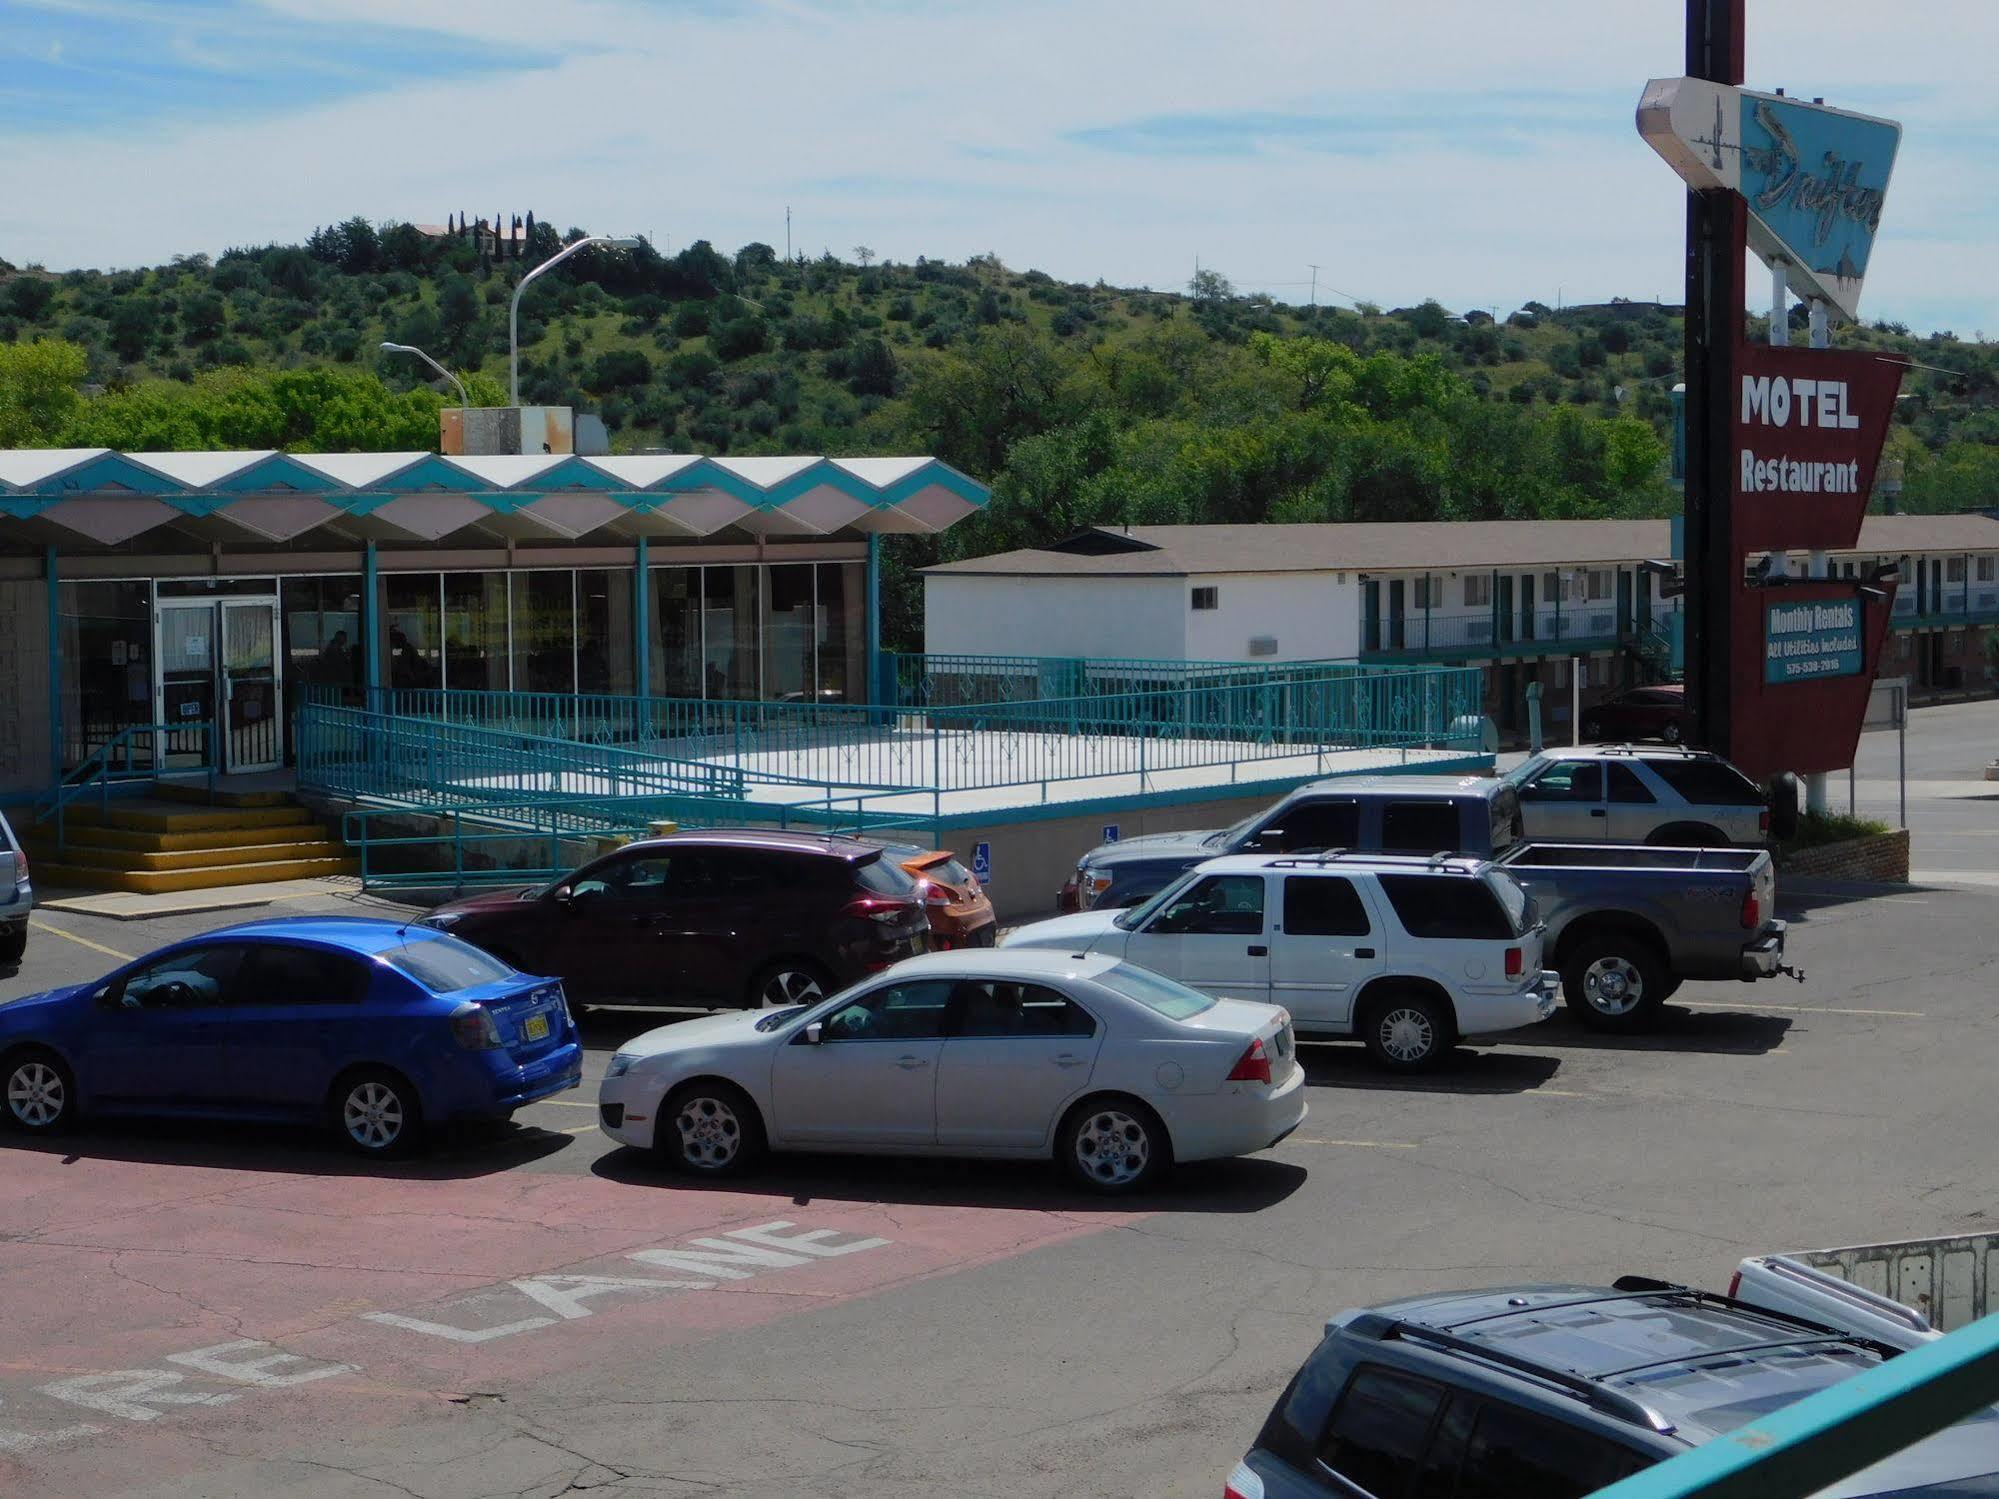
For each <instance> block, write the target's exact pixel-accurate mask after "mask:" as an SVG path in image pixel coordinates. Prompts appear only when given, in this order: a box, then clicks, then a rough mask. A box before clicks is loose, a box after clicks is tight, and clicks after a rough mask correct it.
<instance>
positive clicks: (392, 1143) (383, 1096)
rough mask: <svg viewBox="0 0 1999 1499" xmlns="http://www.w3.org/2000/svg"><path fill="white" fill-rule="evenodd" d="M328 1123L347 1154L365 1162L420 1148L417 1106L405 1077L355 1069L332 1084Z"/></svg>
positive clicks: (385, 1070) (418, 1102) (385, 1071)
mask: <svg viewBox="0 0 1999 1499" xmlns="http://www.w3.org/2000/svg"><path fill="white" fill-rule="evenodd" d="M330 1112H331V1116H332V1118H331V1123H332V1126H333V1129H334V1132H335V1133H336V1134H338V1135H339V1136H340V1138H341V1140H342V1141H343V1142H344V1143H345V1144H346V1146H347V1148H348V1149H349V1150H352V1151H354V1152H355V1153H356V1154H358V1155H363V1156H367V1157H368V1158H370V1159H371V1160H378V1161H379V1160H391V1159H394V1158H395V1157H397V1156H402V1155H408V1154H409V1153H411V1152H412V1151H414V1150H416V1149H418V1148H419V1147H420V1146H421V1145H422V1144H423V1103H422V1100H421V1099H419V1098H418V1096H417V1091H416V1089H415V1088H414V1087H413V1086H411V1084H410V1081H409V1079H408V1078H406V1077H404V1076H402V1075H401V1074H400V1073H396V1072H391V1071H389V1070H388V1068H386V1067H360V1068H356V1069H355V1070H354V1071H352V1072H349V1073H347V1074H346V1075H345V1076H343V1077H342V1078H341V1079H340V1081H339V1082H337V1083H335V1084H334V1085H333V1096H332V1099H331V1107H330Z"/></svg>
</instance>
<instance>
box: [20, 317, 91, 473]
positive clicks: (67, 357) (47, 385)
mask: <svg viewBox="0 0 1999 1499" xmlns="http://www.w3.org/2000/svg"><path fill="white" fill-rule="evenodd" d="M89 367H90V362H89V360H88V358H87V357H86V356H85V354H84V352H83V350H82V349H80V348H78V347H77V346H76V345H75V344H71V343H64V342H62V341H61V340H59V339H52V338H38V339H36V340H35V341H34V342H33V343H24V344H0V448H42V447H51V446H54V445H56V444H57V443H58V442H59V441H60V440H61V439H62V437H63V435H64V433H65V432H66V431H67V429H68V427H69V424H70V422H71V421H72V420H73V419H74V417H75V415H76V412H77V411H78V410H79V409H80V407H81V406H82V404H83V397H82V396H81V395H80V394H78V392H77V387H78V386H79V385H81V384H82V383H83V377H84V374H85V373H86V372H87V371H88V369H89Z"/></svg>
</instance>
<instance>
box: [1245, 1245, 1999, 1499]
mask: <svg viewBox="0 0 1999 1499" xmlns="http://www.w3.org/2000/svg"><path fill="white" fill-rule="evenodd" d="M1898 1351H1899V1350H1898V1349H1896V1348H1894V1347H1892V1346H1890V1345H1888V1344H1885V1343H1877V1342H1874V1341H1871V1340H1869V1339H1865V1338H1861V1337H1857V1336H1855V1335H1853V1334H1851V1333H1848V1332H1843V1331H1841V1330H1839V1329H1837V1328H1832V1327H1827V1326H1823V1325H1821V1324H1819V1323H1816V1322H1808V1321H1806V1320H1804V1319H1803V1318H1799V1317H1791V1316H1787V1315H1784V1314H1782V1313H1778V1312H1771V1311H1765V1310H1762V1309H1760V1308H1757V1307H1752V1306H1749V1305H1747V1304H1746V1303H1743V1302H1739V1301H1733V1300H1731V1299H1729V1298H1728V1297H1726V1296H1715V1295H1710V1294H1709V1293H1707V1292H1704V1291H1694V1290H1689V1289H1687V1288H1686V1287H1684V1286H1675V1285H1670V1284H1668V1283H1666V1282H1664V1281H1656V1280H1648V1279H1645V1278H1643V1277H1639V1276H1628V1277H1626V1278H1625V1279H1623V1280H1620V1281H1618V1282H1617V1283H1616V1285H1615V1286H1597V1287H1591V1286H1517V1287H1505V1288H1501V1289H1497V1290H1490V1291H1470V1292H1458V1293H1454V1294H1450V1293H1447V1294H1444V1295H1439V1296H1423V1297H1416V1298H1412V1299H1410V1300H1407V1301H1396V1302H1390V1303H1388V1304H1387V1305H1384V1306H1379V1307H1375V1308H1373V1309H1371V1310H1366V1311H1353V1312H1346V1313H1343V1314H1342V1315H1340V1316H1338V1317H1335V1318H1334V1319H1333V1320H1332V1321H1331V1322H1330V1323H1328V1324H1327V1326H1326V1335H1325V1338H1324V1339H1323V1341H1321V1342H1320V1344H1319V1346H1318V1349H1317V1350H1316V1351H1315V1352H1314V1353H1313V1354H1312V1356H1311V1357H1310V1358H1309V1359H1307V1360H1306V1361H1305V1366H1304V1367H1303V1368H1302V1369H1300V1370H1299V1371H1298V1373H1297V1374H1296V1375H1295V1376H1294V1377H1293V1378H1292V1381H1291V1384H1290V1386H1289V1388H1287V1389H1286V1390H1285V1391H1284V1393H1283V1395H1281V1396H1280V1397H1279V1398H1278V1401H1277V1406H1276V1408H1275V1409H1274V1410H1272V1411H1271V1413H1270V1419H1269V1420H1268V1421H1266V1422H1265V1423H1264V1427H1263V1431H1262V1434H1261V1435H1259V1436H1258V1437H1257V1439H1256V1445H1255V1446H1254V1447H1253V1448H1251V1449H1250V1451H1249V1455H1248V1456H1247V1457H1245V1458H1244V1459H1243V1460H1242V1462H1241V1463H1240V1464H1238V1465H1237V1467H1236V1470H1235V1472H1234V1473H1232V1474H1231V1475H1230V1476H1229V1480H1228V1487H1227V1490H1226V1493H1227V1494H1229V1495H1230V1496H1231V1499H1329V1496H1334V1495H1337V1496H1339V1499H1433V1496H1443V1499H1530V1496H1531V1499H1579V1496H1581V1495H1584V1494H1591V1493H1594V1492H1595V1491H1596V1490H1598V1489H1600V1488H1603V1487H1605V1486H1606V1485H1608V1484H1612V1483H1615V1482H1617V1480H1619V1479H1621V1478H1625V1477H1628V1476H1630V1475H1631V1474H1633V1473H1636V1472H1639V1471H1640V1470H1642V1469H1645V1468H1649V1467H1651V1466H1652V1465H1653V1464H1654V1463H1658V1462H1663V1461H1664V1460H1665V1459H1667V1458H1669V1457H1676V1456H1678V1455H1679V1454H1680V1453H1682V1452H1685V1451H1687V1450H1688V1449H1689V1448H1692V1447H1697V1446H1699V1445H1700V1444H1701V1443H1703V1442H1707V1441H1712V1440H1714V1439H1715V1438H1717V1437H1720V1436H1724V1435H1726V1434H1728V1433H1729V1432H1732V1431H1735V1430H1736V1429H1737V1428H1739V1427H1742V1426H1745V1425H1747V1424H1748V1423H1750V1422H1752V1421H1755V1420H1758V1419H1759V1418H1761V1417H1764V1416H1767V1415H1769V1414H1771V1413H1772V1412H1774V1411H1777V1410H1780V1409H1782V1408H1783V1407H1785V1406H1787V1405H1789V1404H1791V1403H1792V1402H1793V1401H1796V1400H1802V1399H1803V1398H1805V1397H1806V1396H1807V1395H1813V1394H1816V1393H1817V1392H1818V1391H1820V1390H1822V1389H1824V1388H1826V1386H1828V1385H1831V1384H1836V1383H1838V1382H1839V1381H1840V1380H1843V1379H1849V1378H1851V1377H1852V1376H1854V1375H1856V1374H1859V1373H1861V1372H1862V1371H1864V1370H1867V1369H1871V1368H1874V1367H1875V1366H1877V1365H1878V1364H1880V1363H1881V1362H1883V1361H1884V1360H1886V1359H1889V1358H1893V1357H1894V1356H1895V1355H1896V1353H1897V1352H1898ZM1827 1492H1828V1493H1835V1492H1836V1493H1837V1494H1838V1495H1840V1496H1841V1499H1866V1496H1888V1495H1893V1496H1897V1499H1917V1496H1931V1499H1991V1496H1995V1495H1999V1415H1995V1413H1994V1412H1993V1411H1992V1410H1990V1409H1987V1410H1984V1411H1980V1412H1979V1413H1978V1414H1976V1415H1974V1416H1971V1417H1969V1418H1967V1419H1966V1420H1965V1421H1963V1422H1960V1423H1959V1424H1958V1425H1957V1426H1955V1427H1952V1428H1951V1429H1950V1430H1948V1431H1944V1432H1939V1433H1938V1434H1937V1435H1936V1436H1934V1437H1931V1438H1929V1439H1927V1440H1926V1441H1922V1442H1918V1443H1917V1444H1916V1445H1915V1446H1913V1447H1910V1448H1908V1449H1907V1450H1906V1451H1904V1452H1901V1453H1898V1454H1897V1455H1896V1456H1894V1457H1891V1458H1889V1459H1887V1460H1886V1461H1884V1462H1881V1463H1878V1464H1876V1465H1875V1466H1873V1467H1871V1468H1868V1469H1867V1470H1866V1472H1865V1473H1864V1475H1861V1476H1858V1477H1855V1478H1852V1479H1848V1480H1847V1481H1845V1482H1843V1483H1841V1484H1840V1485H1839V1486H1838V1487H1837V1489H1835V1490H1828V1491H1827Z"/></svg>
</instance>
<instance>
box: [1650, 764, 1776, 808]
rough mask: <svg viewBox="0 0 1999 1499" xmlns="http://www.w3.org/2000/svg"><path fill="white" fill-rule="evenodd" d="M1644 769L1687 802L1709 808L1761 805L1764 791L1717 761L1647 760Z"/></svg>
mask: <svg viewBox="0 0 1999 1499" xmlns="http://www.w3.org/2000/svg"><path fill="white" fill-rule="evenodd" d="M1645 768H1646V769H1647V770H1649V771H1651V772H1652V774H1653V775H1655V776H1657V777H1658V778H1659V779H1660V780H1662V781H1664V782H1665V783H1666V784H1667V785H1668V786H1670V787H1672V788H1673V790H1675V791H1676V792H1678V793H1679V794H1680V795H1681V796H1682V797H1684V798H1686V800H1688V801H1690V802H1695V803H1698V804H1699V805H1702V806H1708V807H1760V806H1762V805H1763V793H1762V792H1760V791H1758V790H1757V789H1756V783H1755V782H1754V781H1752V780H1750V779H1749V777H1748V776H1746V775H1744V774H1743V773H1742V772H1741V771H1739V770H1737V769H1736V768H1735V767H1734V766H1733V765H1729V764H1725V763H1724V762H1722V761H1720V760H1647V761H1646V762H1645Z"/></svg>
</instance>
